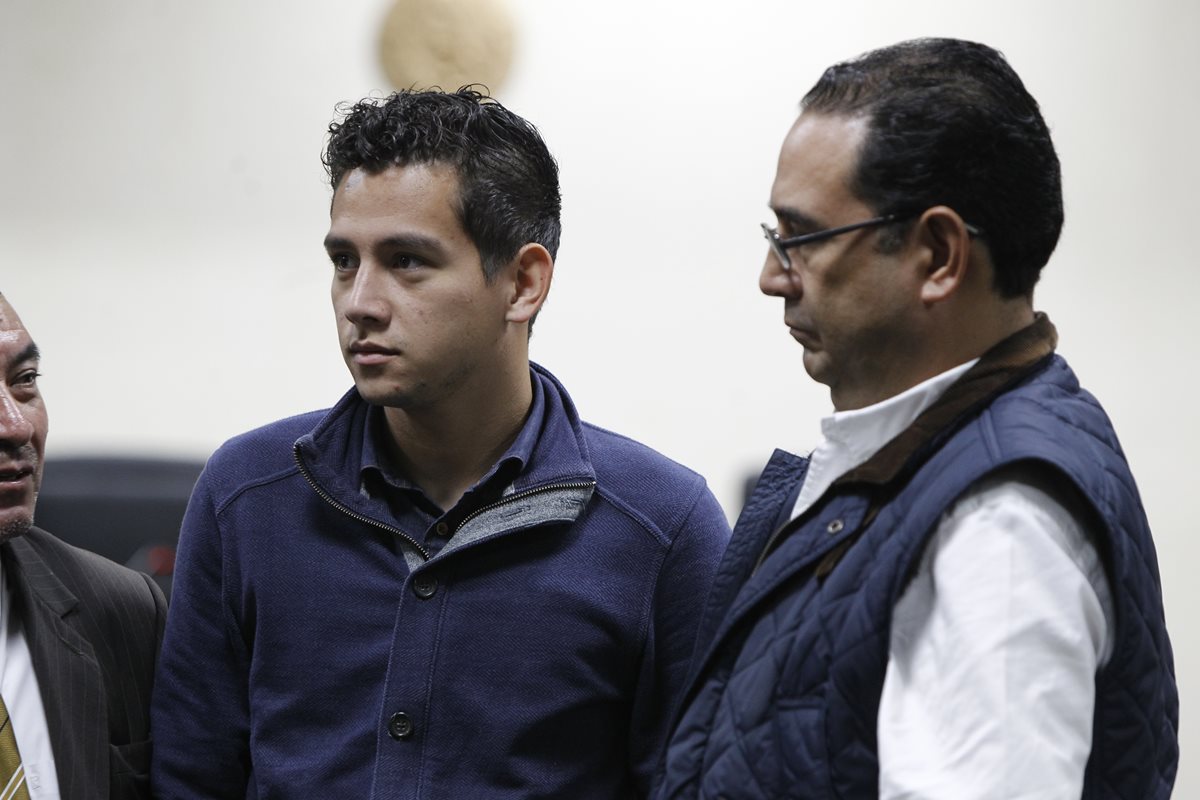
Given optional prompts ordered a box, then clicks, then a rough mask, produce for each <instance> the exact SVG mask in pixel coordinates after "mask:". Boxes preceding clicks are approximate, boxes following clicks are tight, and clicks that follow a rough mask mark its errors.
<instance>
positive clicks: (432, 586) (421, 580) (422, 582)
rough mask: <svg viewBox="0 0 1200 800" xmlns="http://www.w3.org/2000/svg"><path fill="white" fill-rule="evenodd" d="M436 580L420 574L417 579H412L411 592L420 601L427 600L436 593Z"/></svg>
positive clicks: (425, 574) (426, 574) (428, 575)
mask: <svg viewBox="0 0 1200 800" xmlns="http://www.w3.org/2000/svg"><path fill="white" fill-rule="evenodd" d="M437 588H438V582H437V578H435V577H433V576H432V575H430V574H428V573H425V572H422V573H421V574H420V575H418V576H417V577H415V578H413V592H414V593H415V594H416V595H417V597H419V598H421V599H422V600H428V599H429V598H431V597H433V595H434V594H435V593H436V592H437Z"/></svg>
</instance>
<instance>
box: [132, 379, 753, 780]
mask: <svg viewBox="0 0 1200 800" xmlns="http://www.w3.org/2000/svg"><path fill="white" fill-rule="evenodd" d="M531 375H532V379H533V381H534V391H535V393H540V400H539V401H538V402H540V403H541V404H542V412H543V413H542V414H541V415H540V421H541V429H540V430H538V431H537V437H536V443H535V444H534V446H533V449H532V451H531V453H530V456H529V458H528V460H527V461H526V463H525V464H524V467H523V469H522V471H521V472H520V474H519V475H518V476H517V477H516V478H515V480H514V481H513V482H512V485H511V486H510V487H508V489H507V490H505V492H504V494H503V496H502V497H500V498H499V499H498V500H494V501H493V502H491V503H489V504H485V505H484V506H482V507H481V508H478V509H475V510H474V512H473V513H472V514H470V515H468V516H466V517H465V518H464V519H462V520H461V522H460V523H459V526H458V529H457V531H456V532H455V533H454V535H453V536H452V537H451V538H450V539H449V541H448V542H447V543H446V544H445V545H444V546H443V547H442V548H441V549H440V550H439V551H438V552H437V553H436V554H434V555H432V556H430V555H429V551H428V550H426V549H425V548H424V547H422V545H421V542H420V541H419V538H420V537H415V536H414V537H409V535H408V533H407V532H404V531H400V530H398V529H396V528H395V524H394V522H393V521H392V518H391V517H390V516H389V510H388V507H387V505H386V503H385V502H384V501H383V500H380V499H378V498H375V497H372V496H370V495H369V493H367V492H364V491H363V490H362V487H361V485H360V479H359V468H360V466H361V462H362V454H361V449H362V431H363V425H364V424H365V418H366V414H367V410H368V406H367V405H366V404H365V403H364V402H363V401H362V400H361V399H360V398H359V396H358V394H357V393H356V392H354V391H351V392H350V393H349V394H347V395H346V397H344V398H343V399H342V401H341V402H339V403H338V405H337V406H335V407H334V408H333V409H332V410H330V411H328V412H316V413H312V414H307V415H304V416H300V417H295V418H292V419H287V420H283V421H281V422H277V423H275V424H273V425H269V426H267V427H265V428H262V429H259V430H256V431H253V432H250V433H248V434H245V435H243V436H240V437H237V438H235V439H233V440H232V441H230V442H229V443H227V444H226V445H225V446H223V447H222V448H221V449H220V450H218V451H217V453H216V454H214V455H213V457H212V458H211V459H210V461H209V463H208V465H207V466H206V468H205V471H204V474H203V475H202V476H201V478H200V481H199V483H198V485H197V487H196V490H195V493H194V495H193V497H192V500H191V502H190V504H189V507H188V511H187V516H186V518H185V521H184V525H183V534H182V537H181V540H180V545H179V554H178V561H177V566H176V577H175V585H174V594H173V597H172V602H171V607H170V612H169V619H168V626H167V633H166V639H165V641H164V646H163V655H162V660H161V665H160V668H159V673H158V677H157V681H156V684H155V691H154V701H153V707H152V714H153V716H152V722H153V726H154V727H153V729H154V731H155V750H154V758H153V761H154V768H153V782H154V789H155V792H156V795H157V796H158V797H159V798H162V799H163V800H169V799H170V798H210V797H211V798H215V797H220V798H241V797H258V798H306V799H307V798H316V797H321V798H356V799H357V798H454V799H455V800H465V799H467V798H498V799H499V798H522V799H523V800H528V798H537V797H543V798H597V799H599V798H605V799H608V798H623V797H641V796H644V795H645V794H646V793H647V792H648V791H649V782H650V779H651V774H652V771H653V769H654V766H655V764H656V762H657V760H658V757H659V756H660V754H661V750H662V746H663V743H664V741H665V733H666V727H667V725H668V723H669V715H670V712H671V711H672V709H673V701H674V700H675V699H676V698H677V695H678V693H679V690H680V687H681V684H682V681H683V677H684V671H685V670H686V666H687V659H688V656H689V655H690V653H691V650H692V645H693V640H694V636H695V630H696V624H697V622H698V617H699V613H700V610H701V606H700V604H701V601H702V600H703V598H704V596H705V595H706V594H707V592H708V588H709V584H710V582H711V579H712V576H713V574H714V572H715V570H716V565H717V562H718V560H719V558H720V554H721V552H722V550H723V549H724V546H725V544H726V541H727V537H728V533H729V530H728V525H727V523H726V521H725V517H724V514H723V512H722V510H721V509H720V507H719V506H718V505H717V502H716V500H715V499H714V498H713V496H712V495H711V493H710V492H709V491H708V489H707V488H706V487H705V484H704V481H703V479H702V478H700V477H699V476H698V475H696V474H695V473H693V472H691V471H689V470H686V469H684V468H683V467H681V466H679V465H678V464H675V463H673V462H671V461H669V460H667V459H666V458H664V457H663V456H661V455H659V454H657V453H655V452H653V451H652V450H650V449H648V448H646V447H644V446H642V445H640V444H638V443H636V442H633V441H630V440H629V439H626V438H623V437H621V436H617V435H615V434H613V433H610V432H608V431H604V430H601V429H599V428H596V427H593V426H590V425H587V424H585V423H582V422H581V421H580V420H579V418H578V416H577V415H576V412H575V409H574V407H573V405H572V403H571V400H570V398H569V397H568V396H567V394H566V391H565V390H564V389H563V388H562V386H561V385H560V384H559V383H558V382H557V381H556V380H555V379H554V378H553V377H552V376H550V374H549V373H547V372H545V371H544V370H542V369H540V368H538V367H534V368H533V369H532V372H531ZM526 424H527V425H530V424H537V420H534V419H533V417H532V416H531V418H530V421H528V422H527V423H526Z"/></svg>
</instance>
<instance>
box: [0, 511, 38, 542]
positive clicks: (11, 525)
mask: <svg viewBox="0 0 1200 800" xmlns="http://www.w3.org/2000/svg"><path fill="white" fill-rule="evenodd" d="M32 527H33V518H32V517H30V516H28V515H24V514H20V515H13V516H11V517H10V516H8V515H5V514H3V512H0V542H7V541H8V540H9V539H15V538H17V537H18V536H24V535H25V534H27V533H29V529H30V528H32Z"/></svg>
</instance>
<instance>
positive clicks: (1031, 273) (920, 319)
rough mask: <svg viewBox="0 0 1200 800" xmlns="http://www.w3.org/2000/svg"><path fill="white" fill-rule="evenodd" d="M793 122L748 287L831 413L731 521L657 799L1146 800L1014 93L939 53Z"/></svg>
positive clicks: (1150, 682)
mask: <svg viewBox="0 0 1200 800" xmlns="http://www.w3.org/2000/svg"><path fill="white" fill-rule="evenodd" d="M801 108H802V111H801V114H800V116H799V118H798V119H797V121H796V123H795V124H794V125H793V126H792V129H791V131H790V132H789V133H788V136H787V138H786V140H785V141H784V144H783V148H782V152H781V153H780V156H779V165H778V171H777V174H776V177H775V183H774V186H773V187H772V190H771V198H770V205H771V209H772V211H773V212H774V214H775V217H776V218H777V220H778V223H777V224H778V227H777V228H772V227H768V226H765V225H764V226H763V228H764V232H765V233H766V236H767V241H768V243H769V245H770V250H769V252H768V254H767V258H766V263H765V264H764V266H763V270H762V274H761V277H760V281H759V284H760V288H761V289H762V291H763V292H765V293H766V294H768V295H771V296H773V297H779V298H781V299H782V300H783V319H784V323H785V324H786V326H787V328H788V331H789V333H790V334H791V336H792V337H793V338H794V339H795V340H796V342H798V343H799V344H800V345H801V347H802V349H803V362H804V367H805V369H806V370H807V371H808V374H809V375H810V376H811V377H812V378H813V379H814V380H816V381H818V382H820V383H823V384H825V385H827V386H828V387H829V390H830V395H831V398H832V401H833V408H834V412H833V414H832V415H831V416H830V417H828V418H826V419H825V420H823V421H822V430H823V433H824V440H823V441H822V442H821V443H820V444H819V446H818V447H817V448H816V450H814V451H813V453H812V454H811V455H810V456H809V457H807V458H799V457H797V456H793V455H790V454H788V453H784V452H776V454H775V456H774V457H773V458H772V459H771V461H770V463H769V464H768V465H767V467H766V469H765V470H764V472H763V474H762V476H761V478H760V479H759V481H758V485H757V487H756V489H755V491H754V494H753V496H752V497H751V499H750V500H749V501H748V503H747V505H746V507H745V509H744V511H743V513H742V516H741V519H740V520H739V522H738V525H737V528H736V529H735V532H734V535H733V540H732V542H731V544H730V548H729V551H728V553H727V555H726V557H725V560H724V562H723V564H722V566H721V569H720V572H719V573H718V577H717V580H716V583H715V588H714V590H713V592H712V595H711V596H710V598H709V600H708V603H707V607H706V610H705V616H704V620H703V622H702V623H701V630H700V638H699V642H698V646H697V648H698V649H697V651H696V654H695V656H694V659H693V663H692V667H691V677H690V679H689V683H688V689H687V694H686V696H685V699H684V704H683V707H682V710H681V712H680V716H679V717H678V719H677V721H676V724H675V726H674V731H673V736H672V740H671V743H670V745H669V747H668V751H667V756H666V765H665V769H664V773H663V780H662V781H661V782H660V785H659V796H660V797H662V798H697V797H705V798H710V797H722V798H730V799H731V800H732V799H733V798H773V799H774V798H792V797H795V798H801V797H804V798H807V797H841V798H876V797H881V798H922V799H923V800H936V798H953V800H964V798H985V797H986V798H1010V797H1011V798H1015V797H1022V798H1032V797H1054V798H1059V797H1062V798H1067V797H1075V798H1078V797H1080V796H1083V797H1088V798H1092V797H1097V798H1099V797H1137V798H1166V797H1168V796H1169V795H1170V792H1171V787H1172V784H1173V782H1174V778H1175V772H1176V765H1177V762H1178V744H1177V736H1176V727H1177V722H1178V695H1177V691H1176V685H1175V678H1174V672H1173V666H1172V655H1171V646H1170V642H1169V640H1168V637H1167V631H1166V627H1165V623H1164V617H1163V607H1162V597H1161V588H1160V585H1159V577H1158V568H1157V564H1156V558H1155V551H1154V545H1153V542H1152V540H1151V535H1150V530H1149V527H1148V526H1147V523H1146V518H1145V514H1144V512H1143V510H1142V506H1141V502H1140V500H1139V499H1138V491H1137V487H1136V485H1135V482H1134V479H1133V476H1132V475H1131V474H1130V470H1129V466H1128V464H1127V463H1126V461H1125V458H1124V456H1123V454H1122V452H1121V448H1120V445H1119V444H1118V441H1117V437H1116V434H1115V433H1114V432H1113V429H1112V426H1111V424H1110V422H1109V420H1108V418H1107V417H1106V415H1105V413H1104V411H1103V410H1102V409H1101V407H1100V405H1099V404H1098V403H1097V402H1096V400H1095V399H1094V398H1093V397H1092V396H1091V395H1090V394H1088V393H1087V392H1086V391H1084V390H1083V389H1081V388H1080V386H1079V383H1078V381H1077V380H1076V378H1075V376H1074V374H1073V373H1072V372H1071V370H1070V368H1069V367H1068V366H1067V364H1066V362H1065V361H1063V359H1062V358H1061V357H1059V356H1057V355H1056V354H1055V352H1054V350H1055V342H1056V334H1055V329H1054V326H1053V325H1052V324H1051V323H1050V320H1049V319H1048V318H1047V317H1046V316H1045V315H1044V314H1042V313H1040V312H1036V311H1035V310H1034V307H1033V299H1032V298H1033V289H1034V285H1035V283H1036V282H1037V279H1038V275H1039V273H1040V271H1041V269H1042V267H1043V266H1044V265H1045V264H1046V262H1047V261H1048V260H1049V258H1050V254H1051V252H1052V251H1053V250H1054V247H1055V245H1056V243H1057V241H1058V236H1059V231H1060V229H1061V227H1062V220H1063V209H1062V190H1061V183H1060V173H1059V162H1058V157H1057V156H1056V154H1055V151H1054V146H1053V144H1052V142H1051V140H1050V134H1049V131H1048V129H1047V126H1046V124H1045V122H1044V121H1043V119H1042V116H1041V113H1040V111H1039V109H1038V105H1037V102H1036V101H1035V100H1034V99H1033V98H1032V97H1031V96H1030V95H1029V93H1028V92H1027V91H1026V90H1025V87H1024V86H1023V85H1022V83H1021V80H1020V78H1018V77H1017V75H1016V74H1015V73H1014V72H1013V70H1012V68H1011V67H1010V66H1009V64H1008V63H1007V61H1006V60H1005V59H1004V57H1003V56H1002V55H1001V54H1000V53H998V52H996V51H995V50H992V49H990V48H988V47H985V46H983V45H978V44H974V43H970V42H963V41H957V40H948V39H939V40H920V41H914V42H905V43H902V44H899V45H895V46H892V47H887V48H884V49H882V50H877V51H874V52H871V53H867V54H866V55H864V56H861V57H859V58H857V59H855V60H852V61H850V62H847V63H844V64H839V65H837V66H834V67H831V68H830V69H828V70H827V71H826V72H825V74H824V75H823V76H822V77H821V79H820V80H819V81H818V82H817V84H816V86H815V87H813V89H812V90H811V91H810V92H809V93H808V95H807V96H806V97H805V98H804V100H803V102H802V104H801Z"/></svg>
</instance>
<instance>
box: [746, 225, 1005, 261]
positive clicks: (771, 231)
mask: <svg viewBox="0 0 1200 800" xmlns="http://www.w3.org/2000/svg"><path fill="white" fill-rule="evenodd" d="M919 213H921V212H919V211H899V212H896V213H895V214H884V215H883V216H882V217H872V218H871V219H868V220H863V221H862V222H855V223H852V224H850V225H841V226H839V227H837V228H826V229H825V230H823V231H814V232H813V233H804V234H801V235H799V236H789V237H788V238H786V239H781V238H780V236H779V230H778V229H777V228H772V227H771V226H770V225H768V224H767V223H765V222H763V223H761V226H762V230H763V236H765V237H767V243H768V244H769V245H771V252H773V253H774V254H775V257H776V258H778V259H779V264H780V265H781V266H782V267H783V268H784V269H785V270H790V269H791V268H792V259H791V258H790V257H789V256H788V253H787V251H788V248H791V247H799V246H800V245H802V244H812V243H813V242H822V241H824V240H826V239H831V238H833V237H834V236H840V235H841V234H843V233H849V232H850V231H857V230H860V229H862V228H872V227H874V226H876V225H888V224H891V223H893V222H903V221H904V220H906V219H910V218H911V217H915V216H916V215H917V214H919ZM964 224H966V227H967V233H969V234H971V235H972V236H980V235H982V234H983V231H982V230H980V229H979V228H976V227H975V226H974V225H971V224H969V223H964Z"/></svg>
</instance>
